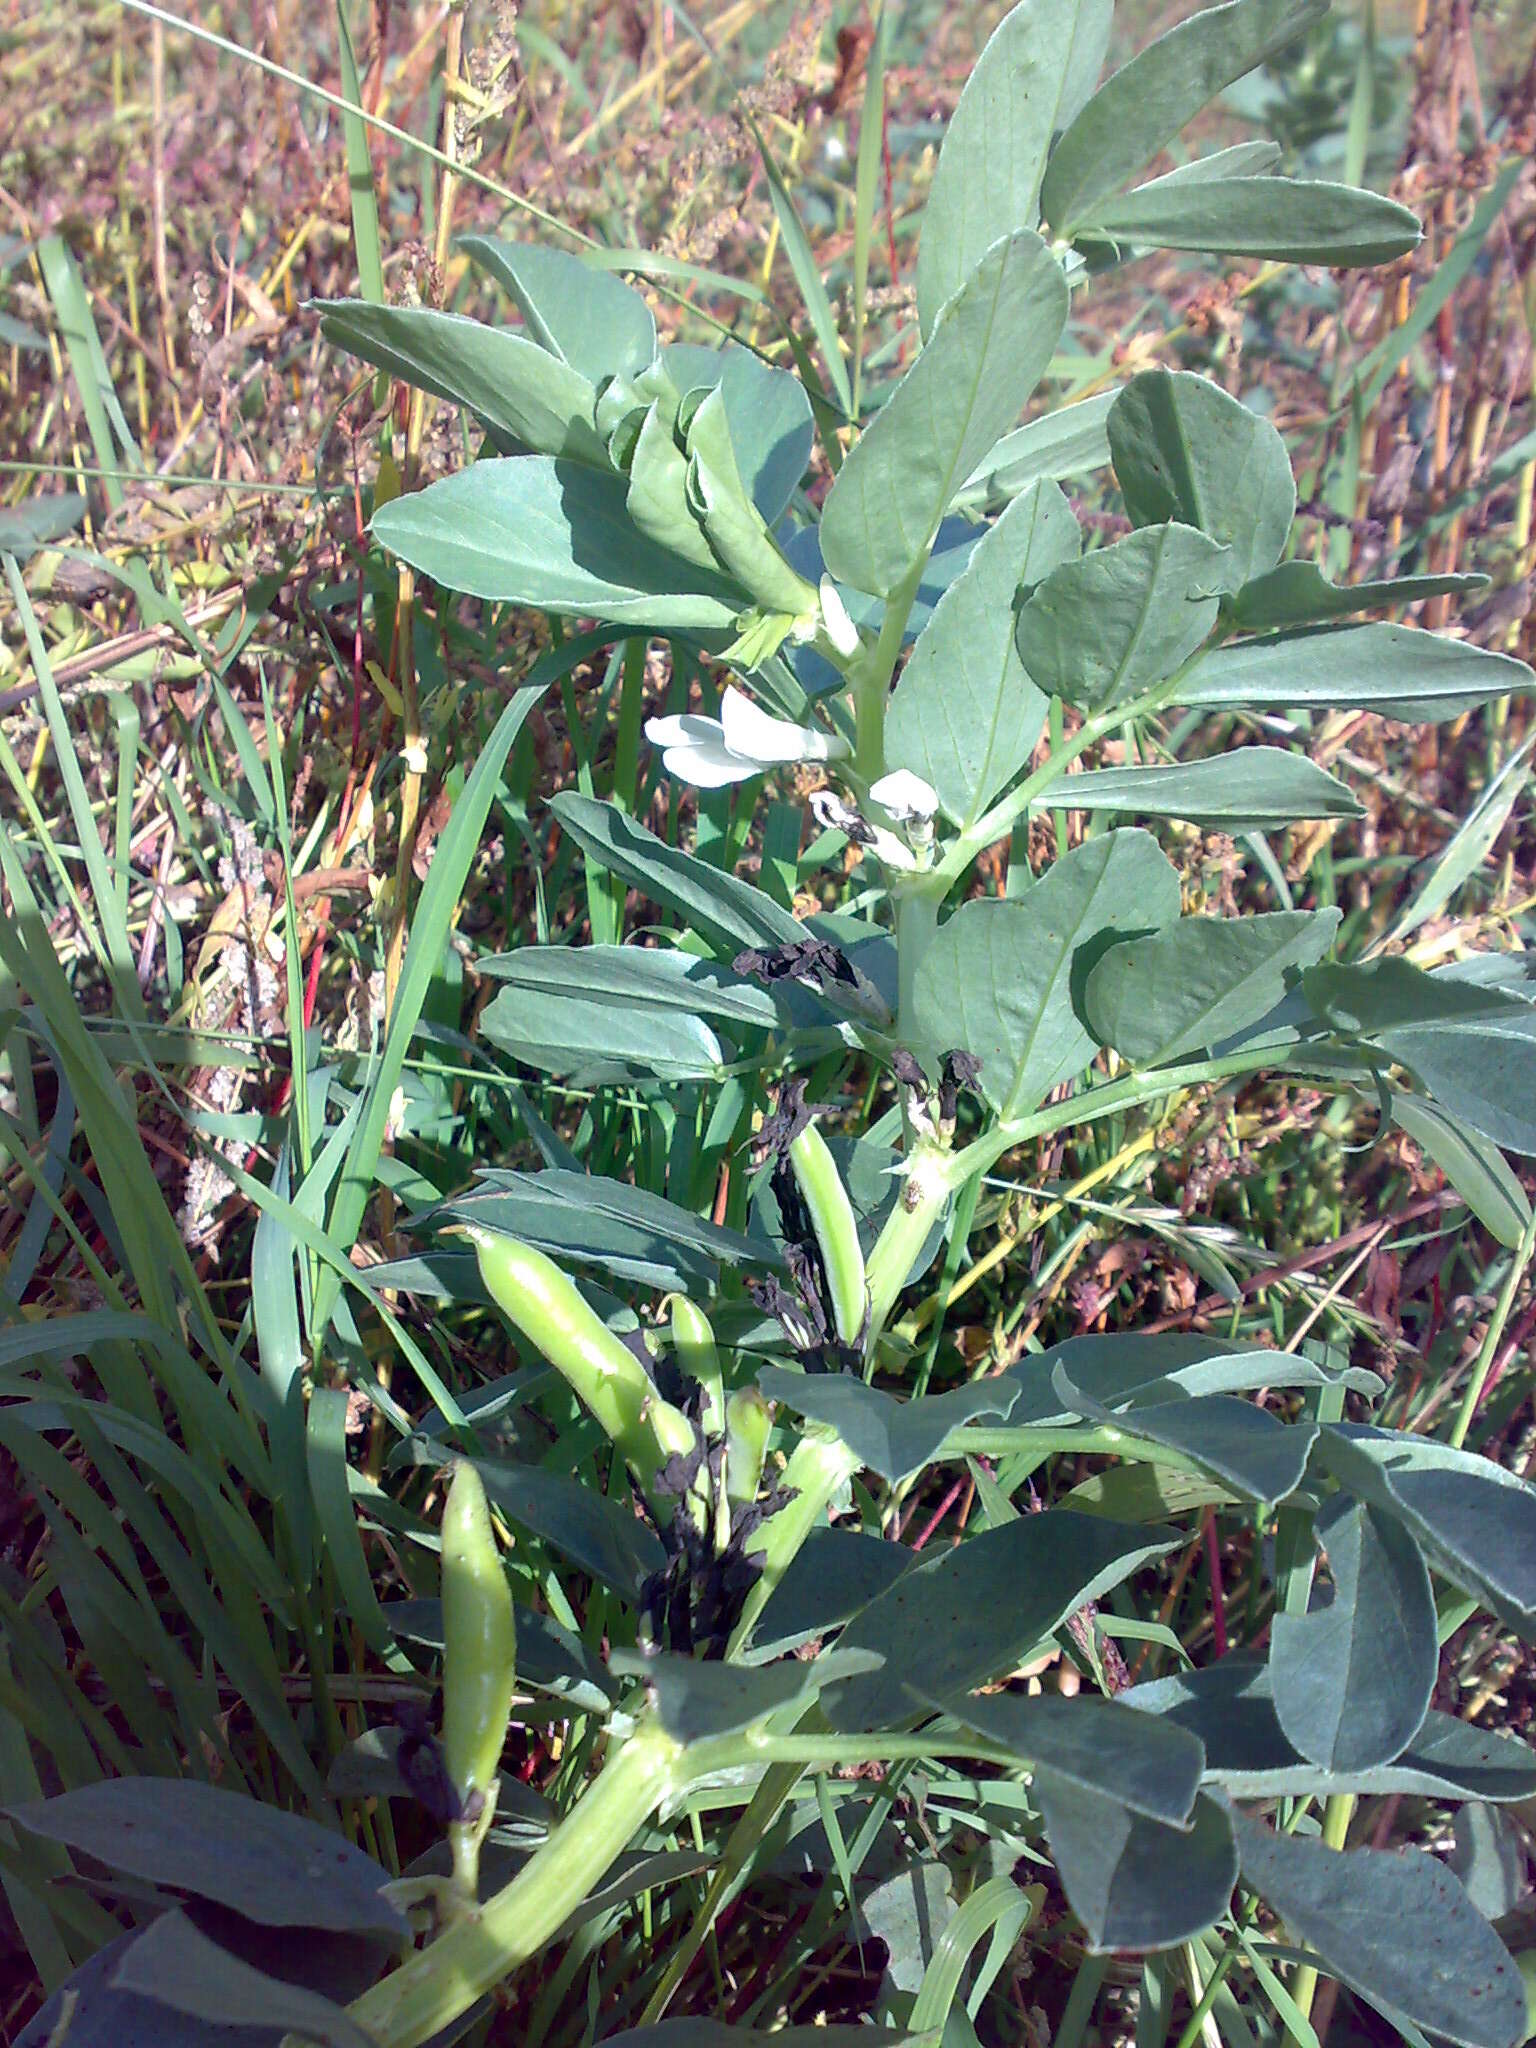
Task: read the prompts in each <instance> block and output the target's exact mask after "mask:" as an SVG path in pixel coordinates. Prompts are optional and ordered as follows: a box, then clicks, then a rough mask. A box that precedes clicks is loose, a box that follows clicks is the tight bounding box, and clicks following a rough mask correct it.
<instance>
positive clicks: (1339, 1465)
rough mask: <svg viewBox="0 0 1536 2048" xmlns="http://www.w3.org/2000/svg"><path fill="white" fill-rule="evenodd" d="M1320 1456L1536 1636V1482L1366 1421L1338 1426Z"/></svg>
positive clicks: (1453, 1575)
mask: <svg viewBox="0 0 1536 2048" xmlns="http://www.w3.org/2000/svg"><path fill="white" fill-rule="evenodd" d="M1317 1455H1318V1457H1319V1458H1320V1459H1321V1461H1322V1463H1323V1465H1324V1466H1325V1468H1326V1469H1327V1470H1328V1471H1330V1472H1331V1473H1332V1474H1333V1475H1334V1477H1335V1478H1336V1479H1338V1480H1339V1482H1340V1483H1341V1485H1343V1486H1345V1487H1347V1488H1348V1490H1349V1491H1350V1492H1351V1493H1352V1494H1354V1495H1355V1496H1356V1497H1357V1499H1360V1500H1365V1501H1369V1502H1370V1503H1371V1504H1372V1506H1374V1507H1379V1508H1383V1509H1385V1510H1386V1511H1387V1512H1388V1513H1390V1514H1394V1515H1396V1516H1398V1517H1399V1519H1400V1520H1402V1521H1403V1522H1406V1524H1407V1525H1408V1527H1409V1529H1411V1530H1412V1532H1413V1534H1414V1535H1415V1536H1416V1537H1417V1538H1418V1540H1419V1542H1420V1544H1421V1545H1422V1546H1423V1547H1424V1549H1425V1551H1426V1553H1427V1555H1428V1557H1429V1560H1430V1562H1431V1563H1432V1564H1433V1565H1435V1566H1436V1568H1437V1569H1438V1570H1440V1571H1442V1572H1444V1574H1445V1575H1446V1577H1447V1578H1449V1579H1451V1580H1452V1581H1453V1582H1454V1583H1455V1584H1456V1585H1458V1586H1463V1587H1465V1588H1466V1590H1467V1591H1468V1592H1469V1593H1472V1594H1475V1595H1476V1597H1477V1598H1478V1599H1479V1600H1481V1601H1482V1602H1483V1603H1484V1605H1485V1606H1487V1607H1489V1608H1491V1609H1492V1611H1493V1612H1494V1613H1495V1614H1497V1615H1499V1616H1500V1617H1501V1619H1503V1620H1504V1621H1506V1622H1508V1624H1509V1625H1510V1627H1511V1628H1513V1629H1515V1630H1517V1631H1518V1633H1519V1634H1520V1635H1522V1636H1523V1637H1524V1638H1525V1639H1526V1640H1527V1641H1531V1640H1532V1639H1536V1487H1532V1486H1529V1485H1527V1484H1526V1482H1525V1481H1524V1480H1521V1479H1517V1478H1516V1477H1515V1476H1514V1474H1513V1473H1512V1472H1506V1471H1504V1469H1503V1468H1502V1466H1499V1465H1495V1464H1494V1463H1493V1461H1492V1460H1491V1459H1490V1458H1480V1457H1475V1456H1474V1455H1473V1454H1472V1453H1471V1452H1469V1451H1457V1450H1452V1449H1451V1447H1450V1446H1449V1445H1448V1444H1437V1443H1435V1442H1433V1441H1432V1440H1430V1439H1429V1438H1426V1437H1420V1436H1413V1435H1408V1434H1405V1433H1401V1432H1398V1431H1396V1430H1386V1429H1369V1428H1366V1427H1365V1426H1363V1425H1361V1424H1357V1423H1330V1424H1329V1426H1328V1427H1327V1428H1326V1429H1325V1430H1324V1431H1323V1433H1322V1435H1321V1437H1320V1438H1319V1439H1318V1445H1317Z"/></svg>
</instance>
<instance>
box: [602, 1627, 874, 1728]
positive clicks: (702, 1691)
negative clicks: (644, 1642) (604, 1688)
mask: <svg viewBox="0 0 1536 2048" xmlns="http://www.w3.org/2000/svg"><path fill="white" fill-rule="evenodd" d="M882 1662H883V1659H882V1658H880V1657H879V1656H877V1655H875V1654H873V1653H872V1652H870V1651H867V1650H853V1649H846V1648H844V1647H843V1646H842V1645H839V1646H838V1648H837V1649H835V1650H824V1651H823V1652H822V1654H821V1655H820V1656H819V1657H812V1658H810V1659H809V1660H808V1661H802V1660H801V1659H800V1658H798V1657H785V1658H783V1659H781V1660H780V1661H779V1662H778V1663H776V1664H756V1665H747V1664H736V1663H730V1664H726V1663H721V1662H718V1661H715V1660H705V1659H703V1658H698V1657H677V1656H650V1655H647V1654H646V1653H645V1652H644V1651H641V1650H615V1651H614V1652H613V1653H612V1655H611V1656H610V1657H609V1659H608V1663H609V1667H610V1669H611V1670H613V1671H616V1672H617V1673H618V1674H619V1676H620V1677H621V1678H637V1679H639V1680H640V1681H641V1682H642V1683H643V1684H644V1686H645V1688H646V1690H647V1691H648V1692H649V1694H650V1695H651V1700H652V1703H653V1707H654V1711H655V1714H656V1718H657V1720H659V1721H660V1723H661V1725H662V1727H663V1728H665V1729H666V1731H667V1733H668V1734H669V1735H671V1736H673V1737H674V1738H675V1739H676V1740H677V1741H678V1742H704V1741H707V1740H708V1739H709V1738H710V1737H711V1736H713V1735H733V1734H735V1733H736V1732H737V1731H738V1730H739V1729H742V1728H750V1727H751V1726H752V1724H753V1723H754V1722H755V1721H765V1720H767V1719H768V1718H769V1716H770V1715H773V1714H777V1713H780V1712H782V1711H783V1709H784V1708H785V1707H791V1706H798V1707H803V1706H806V1705H808V1704H809V1703H810V1701H812V1700H813V1699H815V1698H816V1696H817V1694H818V1693H819V1692H820V1691H821V1689H822V1687H823V1686H826V1685H832V1684H834V1683H835V1682H837V1681H838V1680H844V1681H846V1680H848V1679H851V1678H859V1677H864V1676H866V1675H876V1674H878V1672H879V1670H880V1667H881V1664H882ZM791 1725H792V1724H791Z"/></svg>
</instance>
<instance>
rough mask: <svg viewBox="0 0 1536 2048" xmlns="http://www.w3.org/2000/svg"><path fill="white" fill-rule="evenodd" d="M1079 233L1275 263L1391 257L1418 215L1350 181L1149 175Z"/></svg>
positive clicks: (1099, 209) (1409, 240)
mask: <svg viewBox="0 0 1536 2048" xmlns="http://www.w3.org/2000/svg"><path fill="white" fill-rule="evenodd" d="M1079 232H1081V233H1083V234H1085V235H1086V234H1094V235H1106V236H1108V237H1109V238H1110V239H1111V240H1113V241H1116V242H1132V243H1139V244H1142V245H1144V246H1147V247H1151V248H1157V249H1209V250H1212V251H1214V252H1216V253H1218V254H1221V255H1227V256H1267V257H1269V258H1271V259H1272V260H1273V261H1275V262H1280V263H1327V264H1330V265H1333V266H1335V267H1342V266H1343V265H1346V264H1351V265H1352V264H1361V265H1364V264H1372V263H1390V262H1392V261H1393V260H1394V258H1396V257H1398V256H1402V255H1404V254H1405V253H1406V252H1407V251H1408V250H1409V249H1413V248H1417V246H1418V244H1419V241H1420V239H1421V237H1422V234H1423V229H1422V228H1421V227H1420V225H1419V220H1418V216H1417V215H1416V214H1413V213H1410V212H1409V210H1408V208H1407V207H1406V206H1399V205H1398V203H1397V201H1396V200H1395V199H1387V198H1384V197H1383V196H1382V194H1381V193H1379V192H1365V191H1362V190H1360V188H1359V187H1358V186H1354V185H1329V184H1323V183H1320V182H1313V181H1312V180H1309V179H1302V178H1224V179H1221V180H1219V181H1213V182H1210V183H1206V182H1203V181H1190V180H1183V181H1180V183H1178V184H1177V185H1172V184H1170V183H1169V182H1167V181H1166V180H1163V179H1156V180H1154V181H1153V183H1152V184H1150V185H1140V186H1138V187H1137V189H1136V190H1135V191H1134V192H1127V193H1124V194H1123V195H1122V196H1121V197H1120V198H1118V199H1108V200H1105V201H1103V202H1101V203H1100V204H1099V205H1097V206H1095V207H1094V208H1093V210H1092V212H1091V214H1090V215H1089V216H1088V217H1087V218H1085V219H1084V220H1083V221H1081V222H1080V223H1079Z"/></svg>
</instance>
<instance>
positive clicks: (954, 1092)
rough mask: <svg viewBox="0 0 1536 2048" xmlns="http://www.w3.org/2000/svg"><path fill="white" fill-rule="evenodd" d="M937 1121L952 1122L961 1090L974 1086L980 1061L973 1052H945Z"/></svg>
mask: <svg viewBox="0 0 1536 2048" xmlns="http://www.w3.org/2000/svg"><path fill="white" fill-rule="evenodd" d="M939 1071H940V1076H941V1078H940V1082H939V1121H940V1123H943V1124H951V1125H952V1124H953V1123H954V1121H955V1111H956V1109H957V1108H958V1107H959V1099H960V1094H961V1091H962V1090H963V1089H964V1090H969V1089H972V1088H974V1087H975V1086H976V1077H977V1075H978V1074H979V1073H980V1072H981V1061H980V1060H979V1059H977V1057H976V1055H975V1054H974V1053H973V1052H961V1051H959V1050H956V1051H954V1052H947V1053H945V1055H944V1064H943V1066H942V1067H941V1068H940V1070H939Z"/></svg>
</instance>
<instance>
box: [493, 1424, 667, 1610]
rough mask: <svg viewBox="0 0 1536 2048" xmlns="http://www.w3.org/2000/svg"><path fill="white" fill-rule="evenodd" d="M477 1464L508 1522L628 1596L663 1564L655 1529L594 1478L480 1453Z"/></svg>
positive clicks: (662, 1554) (495, 1501)
mask: <svg viewBox="0 0 1536 2048" xmlns="http://www.w3.org/2000/svg"><path fill="white" fill-rule="evenodd" d="M474 1464H475V1469H476V1470H477V1471H478V1472H479V1474H480V1477H481V1479H482V1480H483V1481H484V1483H485V1490H486V1492H487V1494H488V1495H489V1496H490V1498H491V1501H492V1503H493V1504H494V1505H495V1507H496V1508H497V1509H498V1510H499V1511H500V1512H501V1513H502V1514H503V1515H505V1516H506V1518H507V1520H508V1521H509V1522H516V1523H517V1525H518V1526H519V1528H523V1529H528V1530H531V1531H532V1533H533V1534H534V1535H535V1536H542V1537H543V1539H544V1541H545V1542H546V1543H548V1544H550V1545H551V1546H552V1547H553V1548H554V1549H556V1550H558V1551H559V1552H560V1554H561V1556H562V1557H568V1558H569V1559H570V1560H571V1562H572V1563H573V1564H575V1565H576V1566H578V1567H579V1569H580V1570H582V1571H584V1572H590V1573H591V1575H592V1577H593V1578H595V1579H598V1580H600V1581H601V1582H602V1583H603V1584H604V1585H605V1586H612V1587H613V1588H614V1590H615V1591H616V1592H618V1593H620V1594H622V1595H623V1597H624V1598H625V1599H626V1600H633V1599H634V1598H635V1596H636V1595H637V1594H638V1593H639V1591H640V1589H641V1587H642V1586H643V1585H644V1584H645V1582H646V1580H647V1579H649V1578H651V1577H653V1576H654V1575H655V1574H656V1573H657V1572H659V1571H661V1570H662V1569H663V1567H664V1565H665V1563H666V1558H665V1555H664V1553H663V1551H662V1548H661V1544H660V1543H659V1542H658V1541H657V1539H656V1537H655V1536H654V1535H653V1534H652V1533H651V1531H650V1529H648V1528H647V1527H646V1525H645V1523H644V1522H641V1521H637V1520H636V1518H635V1516H634V1514H633V1513H632V1511H631V1510H630V1508H629V1507H628V1506H627V1505H624V1504H621V1503H620V1502H618V1501H616V1500H610V1499H609V1498H608V1496H607V1495H606V1494H605V1493H601V1492H599V1490H598V1489H597V1487H595V1486H594V1485H593V1484H592V1483H591V1482H590V1481H589V1480H583V1479H576V1478H573V1477H572V1476H571V1474H570V1472H569V1471H566V1472H550V1471H546V1470H545V1468H544V1467H543V1466H542V1465H527V1464H521V1463H518V1462H516V1461H514V1460H513V1459H511V1458H476V1459H475V1460H474Z"/></svg>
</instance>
